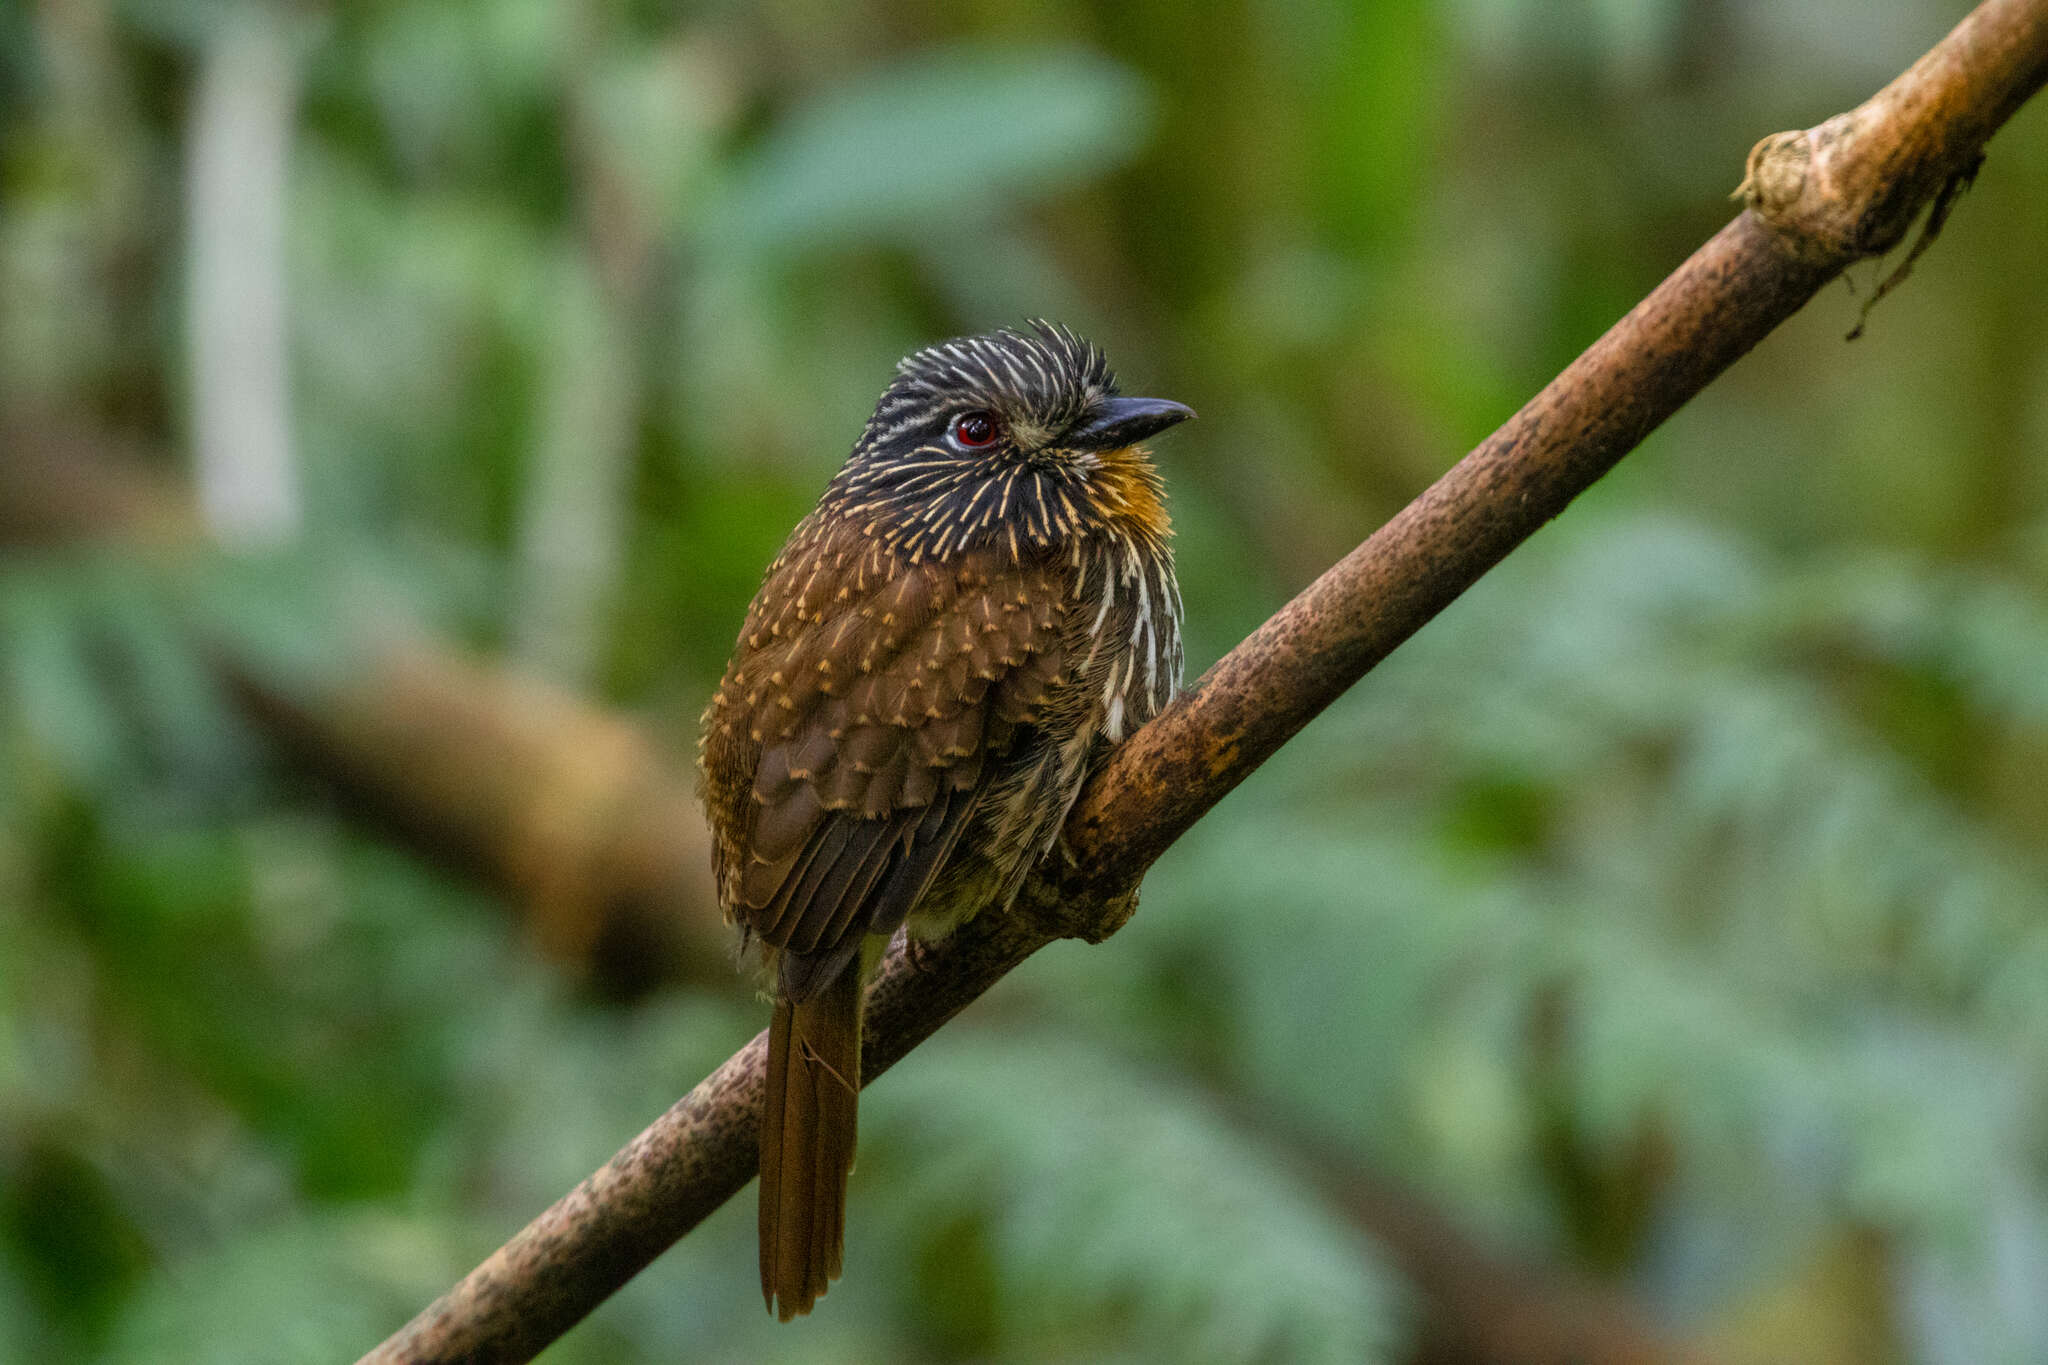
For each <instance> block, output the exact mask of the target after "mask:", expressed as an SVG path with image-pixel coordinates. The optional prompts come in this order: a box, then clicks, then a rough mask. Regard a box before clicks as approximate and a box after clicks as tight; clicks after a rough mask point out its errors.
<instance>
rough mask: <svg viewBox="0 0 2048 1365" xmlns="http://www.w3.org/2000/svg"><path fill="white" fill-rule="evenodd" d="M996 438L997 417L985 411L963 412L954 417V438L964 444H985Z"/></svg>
mask: <svg viewBox="0 0 2048 1365" xmlns="http://www.w3.org/2000/svg"><path fill="white" fill-rule="evenodd" d="M995 438H996V419H995V418H994V417H992V416H990V415H989V414H988V413H985V412H963V413H961V414H960V415H959V416H958V417H955V418H954V419H953V439H954V440H956V441H958V442H959V443H960V444H961V445H963V446H985V445H987V444H988V443H989V442H990V441H993V440H995Z"/></svg>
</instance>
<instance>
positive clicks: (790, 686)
mask: <svg viewBox="0 0 2048 1365" xmlns="http://www.w3.org/2000/svg"><path fill="white" fill-rule="evenodd" d="M1063 569H1064V566H1063V565H1057V564H1035V565H1021V566H1020V565H1018V564H1015V563H1004V562H1003V561H1002V559H1001V558H1000V557H999V556H998V555H997V554H996V553H994V552H979V551H977V552H969V553H962V554H959V555H955V556H953V557H952V558H950V559H948V560H947V561H945V562H944V563H940V562H938V561H935V560H932V559H929V558H926V559H924V560H922V562H919V563H915V564H913V563H910V562H908V561H907V560H904V559H901V558H898V557H897V556H896V555H894V554H893V553H892V552H890V551H889V550H887V549H886V548H884V547H883V546H881V545H879V544H877V543H875V542H872V541H870V540H868V539H866V538H865V537H862V536H861V535H860V534H859V532H858V528H854V527H846V526H835V525H833V524H831V523H827V522H823V521H819V520H817V519H815V518H814V519H813V520H812V521H807V522H806V523H805V524H804V525H803V526H801V527H799V528H798V530H797V533H796V535H795V536H793V537H792V539H791V542H790V546H789V548H788V549H786V550H785V551H784V552H783V555H782V557H781V558H780V559H778V560H777V561H776V563H775V565H774V566H773V567H772V568H771V569H770V570H769V574H768V581H767V582H766V584H764V585H763V587H762V589H761V592H760V595H759V596H757V597H756V598H755V600H754V605H753V607H752V609H751V610H750V611H749V612H748V617H747V628H746V632H745V633H744V635H743V636H742V637H741V640H740V645H739V649H738V651H737V653H736V655H735V657H734V659H733V662H732V664H731V666H730V667H729V668H728V669H727V671H726V676H725V681H724V682H723V683H722V684H721V685H720V688H719V691H718V694H717V696H716V697H715V698H714V699H713V701H712V705H711V708H710V710H709V711H708V712H707V713H706V716H705V737H704V771H705V786H706V801H707V805H708V806H709V807H710V809H711V815H712V821H713V824H714V826H716V828H717V833H718V838H717V841H716V848H717V861H718V865H719V866H718V872H719V884H720V893H721V896H722V897H723V899H724V901H725V905H726V909H727V912H728V913H729V914H731V915H732V916H733V917H734V918H736V919H738V920H739V921H740V922H741V923H742V924H744V925H745V926H747V928H748V929H749V930H751V931H752V932H753V933H755V934H757V935H759V936H760V937H761V939H763V940H764V941H765V942H767V943H769V944H770V945H772V946H774V947H776V948H779V949H782V950H784V953H785V956H784V958H783V963H782V986H783V989H784V991H785V992H787V993H789V994H790V995H791V996H792V997H793V998H797V999H801V998H803V997H804V996H806V995H808V994H809V993H810V992H811V991H812V990H814V989H815V988H816V987H817V986H819V985H822V984H823V983H824V982H825V981H827V980H829V979H831V978H832V977H833V976H835V975H837V973H838V970H839V967H840V966H841V965H842V964H843V963H844V962H845V961H846V960H847V959H848V958H849V957H850V956H851V955H852V953H853V952H855V951H857V950H858V948H859V945H860V941H861V938H862V936H863V935H864V934H867V933H879V932H888V931H890V930H893V929H894V928H895V927H896V925H898V924H900V923H901V922H902V920H903V918H904V916H905V915H906V914H908V913H909V911H910V909H911V908H912V907H913V906H914V905H915V904H916V903H917V899H918V897H919V896H920V895H922V894H923V892H924V889H925V887H926V886H927V885H929V884H930V882H931V879H932V876H933V874H934V873H935V872H936V871H937V870H938V868H939V867H940V865H941V864H943V863H944V861H945V859H946V857H947V855H948V854H949V853H950V851H951V850H952V847H953V845H954V843H955V842H956V841H957V840H958V839H959V837H960V833H961V831H962V830H963V829H965V828H966V826H967V824H968V820H969V816H970V815H971V813H972V811H973V808H974V803H975V801H976V800H977V799H978V798H979V796H980V794H981V792H982V790H983V789H984V785H985V782H986V780H987V778H988V777H989V775H990V774H991V773H992V772H993V771H995V769H996V768H997V767H998V766H999V765H1000V760H1001V758H1002V757H1003V756H1004V755H1005V754H1007V753H1008V752H1010V750H1011V748H1012V747H1013V746H1014V745H1015V744H1016V743H1017V742H1018V740H1019V738H1020V732H1021V730H1022V728H1023V727H1025V726H1028V725H1030V724H1031V723H1032V722H1033V721H1034V720H1035V719H1036V718H1037V715H1038V712H1039V708H1040V707H1041V706H1042V705H1043V703H1044V701H1045V699H1046V697H1047V696H1048V694H1049V693H1050V692H1051V691H1052V689H1053V688H1054V686H1055V685H1056V683H1057V681H1058V680H1059V678H1060V676H1061V673H1062V669H1063V666H1064V663H1065V660H1064V658H1063V657H1062V651H1061V648H1060V642H1061V637H1062V633H1063V632H1062V622H1063V620H1064V616H1065V612H1066V609H1067V593H1066V589H1067V583H1066V578H1065V574H1064V572H1063Z"/></svg>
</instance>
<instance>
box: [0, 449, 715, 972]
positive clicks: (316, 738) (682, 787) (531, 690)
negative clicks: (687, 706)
mask: <svg viewBox="0 0 2048 1365" xmlns="http://www.w3.org/2000/svg"><path fill="white" fill-rule="evenodd" d="M0 451H4V452H5V454H4V458H0V543H4V542H10V541H11V542H14V543H17V544H57V543H65V542H77V541H83V540H110V541H118V542H124V543H131V544H133V543H141V544H144V545H147V546H150V547H153V548H156V549H159V550H162V551H166V552H172V553H176V552H178V551H179V550H180V549H195V548H196V547H197V546H198V544H199V541H200V538H201V536H202V532H201V529H200V523H199V519H198V516H197V513H196V511H195V510H194V508H193V507H192V505H191V504H190V502H189V501H188V500H187V499H186V498H185V497H184V496H183V495H182V494H180V493H179V492H177V491H176V490H174V489H172V488H171V487H170V486H169V485H168V484H166V483H165V482H164V481H163V480H162V479H161V478H159V477H156V476H155V474H154V472H153V470H152V469H151V468H150V466H149V465H147V464H146V463H144V462H143V461H142V459H141V458H140V452H138V451H133V450H127V449H124V448H123V447H122V445H121V443H120V442H118V441H117V440H115V439H112V438H109V437H107V436H105V435H103V434H100V433H94V432H87V431H82V430H79V429H76V428H75V427H70V426H67V425H66V424H64V423H62V422H61V421H54V420H48V419H37V418H28V417H14V418H10V419H7V420H6V421H5V422H0ZM337 628H340V627H339V623H337ZM363 648H364V649H365V651H366V652H367V655H368V658H367V661H366V663H365V664H364V666H363V667H361V668H360V669H356V670H351V671H350V672H349V673H348V675H347V676H345V677H340V678H336V679H334V680H333V684H332V686H324V687H312V688H299V687H287V686H284V685H281V684H279V683H277V682H276V681H274V680H272V679H270V678H268V677H266V676H265V675H264V674H263V672H262V671H261V670H259V669H254V668H251V667H248V666H246V665H245V664H244V662H243V661H240V660H237V659H235V658H233V657H231V656H230V655H226V654H220V653H218V652H217V657H218V658H219V662H220V665H221V668H222V671H223V672H224V674H225V675H226V677H227V679H228V680H229V682H230V683H231V685H232V686H233V688H234V690H235V692H236V693H237V695H238V696H240V697H241V698H242V699H243V700H244V701H245V702H246V703H247V705H248V707H249V708H250V710H251V712H252V713H253V714H254V715H255V716H256V717H257V718H258V719H260V720H261V721H262V722H263V723H264V725H265V726H266V727H267V728H269V729H270V730H271V731H272V732H273V733H274V734H276V735H277V737H278V738H279V739H280V740H282V741H283V742H284V743H285V745H286V746H287V747H288V748H289V749H291V750H292V751H293V752H295V753H296V754H298V755H299V756H300V757H301V759H302V760H303V761H305V762H306V763H307V764H308V766H310V767H311V768H312V769H314V770H315V771H317V772H319V773H321V774H322V775H324V776H326V777H328V778H330V779H333V780H335V781H337V782H338V783H339V784H340V785H341V787H342V788H343V789H344V790H345V791H346V792H348V793H349V794H351V795H352V796H354V797H356V798H357V799H359V800H361V801H363V802H364V803H365V804H366V805H368V806H369V807H370V808H371V809H372V810H373V811H374V812H375V813H376V814H378V815H379V816H381V817H382V818H384V819H385V820H386V821H388V822H389V823H390V824H392V825H393V826H395V827H396V829H397V831H398V832H399V833H401V834H402V835H403V836H404V837H405V838H407V839H408V840H410V841H411V842H413V843H414V844H416V845H420V846H423V847H425V848H427V849H429V850H431V851H432V852H434V853H436V854H437V855H439V856H441V857H442V858H444V859H446V860H449V861H452V862H454V863H456V864H458V865H459V866H461V867H463V868H464V869H466V870H467V871H469V872H471V873H472V874H474V875H477V876H479V877H481V878H482V879H483V880H484V881H486V882H488V883H490V884H491V885H494V886H497V887H499V888H501V889H503V890H504V891H505V893H506V894H507V896H508V898H509V899H510V900H511V902H512V903H513V904H515V905H517V906H519V907H520V908H521V909H522V910H523V912H524V914H525V916H526V918H527V925H528V931H529V933H530V934H531V936H532V937H533V939H534V941H535V942H536V944H537V945H538V946H539V947H540V948H541V950H542V951H544V952H545V953H547V954H548V955H549V956H550V957H552V958H554V959H555V960H557V961H560V962H564V963H567V964H570V965H571V966H573V967H574V968H575V969H576V970H577V971H579V972H580V973H581V974H583V975H584V976H586V977H587V978H588V979H589V980H590V981H591V982H592V983H593V984H594V985H596V986H597V987H598V988H599V989H601V990H604V991H606V992H607V993H611V994H616V995H629V994H633V993H637V992H640V991H644V990H646V989H648V988H649V987H651V986H654V985H657V984H659V983H661V982H664V981H673V980H677V979H680V978H684V977H699V978H703V979H708V980H714V981H718V982H720V983H722V984H724V983H730V982H732V981H733V980H734V976H733V973H732V968H731V960H730V953H729V940H728V937H727V935H726V932H725V926H724V923H723V920H722V918H721V916H720V914H719V910H718V903H717V899H716V897H715V896H714V895H713V893H712V886H711V873H710V853H709V843H708V839H707V836H706V833H705V829H704V821H703V816H702V814H701V813H700V812H699V810H698V808H697V802H696V797H695V794H694V792H693V790H692V787H691V784H690V780H689V778H688V776H687V775H685V774H682V773H679V772H678V771H677V770H676V767H675V765H674V764H673V763H672V762H670V761H669V760H668V759H667V758H666V757H665V756H664V755H662V754H661V753H660V752H658V750H657V749H656V747H655V746H654V745H653V744H652V743H651V742H650V741H649V740H648V738H647V737H646V735H645V734H644V733H642V732H641V731H640V730H639V729H638V727H636V726H634V725H633V724H631V723H630V722H628V721H626V720H624V719H622V718H620V717H617V716H614V715H610V714H608V713H606V712H603V711H601V710H598V709H597V708H594V707H591V706H589V705H587V704H585V703H583V702H581V701H579V700H577V699H576V698H575V697H574V696H572V695H570V694H569V693H567V692H564V691H562V690H560V689H558V688H555V687H551V686H548V685H546V684H544V683H541V682H537V681H532V680H529V679H523V678H518V677H514V676H511V675H509V674H505V673H503V672H499V671H496V670H493V669H490V668H488V667H484V666H482V665H479V664H476V663H474V662H471V661H470V660H468V659H465V658H463V657H462V656H461V655H459V654H457V653H455V652H454V651H453V650H450V649H448V648H447V647H445V646H442V645H439V644H436V643H434V642H432V641H430V640H428V639H425V638H422V637H421V636H419V635H418V634H417V633H407V632H405V631H404V630H403V629H396V630H389V631H386V632H385V633H384V634H383V635H381V636H380V637H379V638H377V639H374V640H373V639H366V640H365V641H364V642H363Z"/></svg>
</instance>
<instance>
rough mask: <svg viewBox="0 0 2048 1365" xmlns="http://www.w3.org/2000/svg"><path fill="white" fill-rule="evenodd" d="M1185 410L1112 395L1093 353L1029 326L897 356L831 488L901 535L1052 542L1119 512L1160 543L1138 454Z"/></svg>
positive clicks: (1062, 332) (1159, 518)
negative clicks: (890, 375)
mask: <svg viewBox="0 0 2048 1365" xmlns="http://www.w3.org/2000/svg"><path fill="white" fill-rule="evenodd" d="M1194 415H1195V414H1194V410H1193V409H1192V408H1189V407H1186V406H1184V405H1182V404H1180V403H1175V402H1171V401H1169V400H1167V399H1163V398H1125V397H1122V396H1120V395H1119V394H1118V393H1117V387H1116V376H1115V375H1114V374H1113V373H1111V371H1110V368H1109V361H1108V359H1107V358H1106V357H1105V356H1104V355H1103V353H1102V351H1101V350H1100V349H1099V348H1097V347H1096V346H1093V345H1091V344H1090V343H1088V342H1086V341H1083V340H1082V339H1081V338H1079V337H1077V336H1075V335H1074V334H1073V333H1072V332H1070V331H1068V330H1067V329H1066V328H1064V327H1060V326H1056V325H1054V324H1052V323H1047V322H1038V321H1034V322H1032V323H1030V324H1029V330H1019V329H1013V328H1007V327H1006V328H1003V329H1001V330H999V331H994V332H987V333H984V334H982V335H979V336H971V337H960V338H957V339H955V340H952V341H944V342H940V343H939V344H937V345H935V346H927V347H925V348H924V349H923V350H921V351H917V352H915V353H914V354H912V355H910V356H907V357H905V358H904V360H903V361H902V362H901V363H899V364H898V365H897V367H896V378H895V379H894V380H893V381H892V382H891V383H890V385H889V387H888V388H887V389H886V390H884V391H883V393H882V397H881V400H880V401H879V402H877V403H876V405H875V414H874V416H873V417H871V418H869V419H868V425H867V428H866V430H865V431H863V432H862V433H861V438H860V441H859V443H858V444H856V445H855V447H854V450H853V455H852V456H851V458H849V459H848V460H847V462H846V467H845V468H844V469H843V470H841V471H840V475H839V477H838V478H837V479H835V480H834V482H833V488H834V491H835V493H838V494H840V495H841V496H840V501H841V505H842V506H844V507H846V508H848V509H849V510H857V511H860V512H863V513H866V514H871V515H872V516H874V517H875V518H876V523H877V525H878V527H879V529H880V530H881V531H882V532H883V533H884V534H889V535H891V536H892V537H894V538H898V539H904V540H906V541H916V542H931V543H934V544H937V543H941V541H942V540H943V542H945V543H949V544H957V545H961V546H965V545H968V544H973V543H977V542H981V541H984V540H988V539H994V538H999V537H1004V536H1008V537H1009V538H1011V539H1012V540H1013V541H1014V540H1017V539H1019V538H1021V539H1023V540H1028V541H1029V542H1031V543H1033V544H1038V545H1050V544H1053V543H1056V542H1058V541H1062V540H1064V539H1066V538H1068V537H1069V536H1072V535H1074V534H1076V533H1079V532H1084V531H1086V530H1088V529H1090V527H1091V526H1092V525H1093V524H1094V523H1095V522H1096V521H1103V522H1114V521H1116V520H1117V519H1118V518H1125V519H1135V523H1134V525H1133V526H1131V527H1125V528H1120V529H1125V530H1131V531H1137V532H1143V533H1147V534H1155V535H1164V534H1165V530H1166V525H1165V512H1164V509H1163V506H1162V505H1161V503H1160V501H1159V481H1158V476H1157V475H1156V474H1155V473H1154V472H1153V470H1152V467H1151V464H1150V461H1149V460H1148V459H1147V458H1146V456H1145V453H1144V452H1143V451H1142V450H1140V449H1138V448H1137V446H1138V443H1139V442H1141V441H1143V440H1145V439H1146V438H1147V437H1149V436H1153V435H1156V434H1157V433H1159V432H1161V431H1164V430H1165V429H1166V428H1168V427H1170V426H1173V425H1174V424H1175V423H1178V422H1182V421H1185V420H1186V419H1188V418H1190V417H1192V416H1194ZM1155 522H1156V525H1154V524H1152V523H1155Z"/></svg>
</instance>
